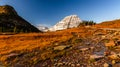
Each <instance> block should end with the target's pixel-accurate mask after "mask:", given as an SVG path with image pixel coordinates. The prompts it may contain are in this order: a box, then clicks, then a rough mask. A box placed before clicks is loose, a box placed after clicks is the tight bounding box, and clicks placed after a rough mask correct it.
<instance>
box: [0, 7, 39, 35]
mask: <svg viewBox="0 0 120 67" xmlns="http://www.w3.org/2000/svg"><path fill="white" fill-rule="evenodd" d="M1 32H14V33H19V32H39V30H38V29H37V28H36V27H34V26H33V25H31V24H30V23H29V22H27V21H26V20H25V19H23V18H22V17H20V16H19V15H18V14H17V12H16V11H15V9H14V8H13V7H12V6H10V5H4V6H0V33H1Z"/></svg>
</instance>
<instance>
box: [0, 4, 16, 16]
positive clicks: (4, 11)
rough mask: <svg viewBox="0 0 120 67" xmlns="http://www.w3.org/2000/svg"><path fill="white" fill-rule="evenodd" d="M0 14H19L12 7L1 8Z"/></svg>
mask: <svg viewBox="0 0 120 67" xmlns="http://www.w3.org/2000/svg"><path fill="white" fill-rule="evenodd" d="M0 14H15V15H16V14H17V12H16V11H15V9H14V8H13V7H12V6H10V5H3V6H0Z"/></svg>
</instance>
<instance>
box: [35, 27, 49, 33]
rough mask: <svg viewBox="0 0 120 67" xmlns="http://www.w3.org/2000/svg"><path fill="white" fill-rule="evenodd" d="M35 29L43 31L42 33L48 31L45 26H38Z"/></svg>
mask: <svg viewBox="0 0 120 67" xmlns="http://www.w3.org/2000/svg"><path fill="white" fill-rule="evenodd" d="M37 28H38V29H39V30H41V31H43V32H47V31H48V27H46V26H42V25H39V26H37Z"/></svg>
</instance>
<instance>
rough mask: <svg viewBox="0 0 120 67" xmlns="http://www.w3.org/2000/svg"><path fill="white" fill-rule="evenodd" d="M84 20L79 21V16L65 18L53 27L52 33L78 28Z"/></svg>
mask: <svg viewBox="0 0 120 67" xmlns="http://www.w3.org/2000/svg"><path fill="white" fill-rule="evenodd" d="M81 22H82V20H80V19H79V17H78V16H77V15H70V16H67V17H65V18H64V19H63V20H61V21H60V22H58V23H57V24H56V25H54V26H53V27H51V28H49V30H50V31H57V30H63V29H68V28H73V27H78V26H79V24H80V23H81Z"/></svg>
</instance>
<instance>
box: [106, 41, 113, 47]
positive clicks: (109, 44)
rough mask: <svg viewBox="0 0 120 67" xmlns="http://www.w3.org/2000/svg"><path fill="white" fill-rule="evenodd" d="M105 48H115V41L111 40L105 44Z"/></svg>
mask: <svg viewBox="0 0 120 67" xmlns="http://www.w3.org/2000/svg"><path fill="white" fill-rule="evenodd" d="M105 46H106V47H113V46H115V43H114V41H113V40H110V41H109V42H108V43H105Z"/></svg>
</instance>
